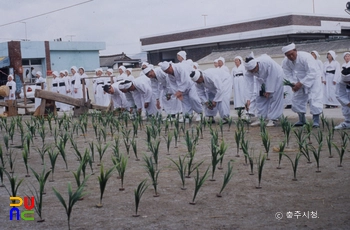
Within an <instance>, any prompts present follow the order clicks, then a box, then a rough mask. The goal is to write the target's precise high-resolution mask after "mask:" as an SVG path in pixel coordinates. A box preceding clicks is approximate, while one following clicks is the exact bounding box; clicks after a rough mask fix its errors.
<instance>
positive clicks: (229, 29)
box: [140, 14, 350, 51]
mask: <svg viewBox="0 0 350 230" xmlns="http://www.w3.org/2000/svg"><path fill="white" fill-rule="evenodd" d="M342 30H343V31H344V30H348V34H350V18H342V17H335V16H319V15H300V14H298V15H295V14H291V15H284V16H277V17H272V18H263V19H259V20H249V21H244V22H239V23H234V24H227V25H220V26H215V27H207V28H202V29H195V30H191V31H184V32H175V33H168V34H163V35H158V36H150V37H143V38H141V39H140V41H141V44H142V46H141V49H142V50H143V51H152V50H162V49H170V48H174V47H186V46H187V47H191V46H193V47H195V46H198V45H205V44H212V43H217V42H221V43H224V42H232V41H237V42H240V41H242V40H249V39H261V38H267V37H278V36H286V35H298V34H299V35H300V34H314V35H315V36H317V35H323V36H324V35H325V34H327V35H329V34H334V35H337V34H344V33H342ZM320 37H322V36H320Z"/></svg>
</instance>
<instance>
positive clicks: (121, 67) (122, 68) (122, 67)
mask: <svg viewBox="0 0 350 230" xmlns="http://www.w3.org/2000/svg"><path fill="white" fill-rule="evenodd" d="M118 69H121V70H122V71H123V72H125V70H126V68H125V66H120V67H119V68H118Z"/></svg>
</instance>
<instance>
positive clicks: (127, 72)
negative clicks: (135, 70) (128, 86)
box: [125, 68, 135, 81]
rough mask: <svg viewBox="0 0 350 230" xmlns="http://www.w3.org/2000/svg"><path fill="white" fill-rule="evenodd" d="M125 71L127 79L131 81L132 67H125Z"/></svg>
mask: <svg viewBox="0 0 350 230" xmlns="http://www.w3.org/2000/svg"><path fill="white" fill-rule="evenodd" d="M125 73H126V75H127V76H128V78H127V80H129V81H132V80H134V79H135V77H134V76H133V75H132V68H127V69H126V70H125Z"/></svg>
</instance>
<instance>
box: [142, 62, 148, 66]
mask: <svg viewBox="0 0 350 230" xmlns="http://www.w3.org/2000/svg"><path fill="white" fill-rule="evenodd" d="M143 65H145V66H148V65H149V64H148V62H146V61H144V62H142V64H141V66H143Z"/></svg>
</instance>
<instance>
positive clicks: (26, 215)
mask: <svg viewBox="0 0 350 230" xmlns="http://www.w3.org/2000/svg"><path fill="white" fill-rule="evenodd" d="M29 200H30V204H29ZM10 201H11V203H10V207H13V208H11V209H10V220H12V219H13V214H14V213H16V219H17V220H20V219H22V220H34V210H33V208H34V196H32V197H30V198H29V197H27V196H25V197H24V202H23V199H22V198H21V197H19V196H11V197H10ZM16 201H18V202H16ZM22 204H23V205H24V208H25V209H26V210H24V211H22V212H21V211H20V210H19V208H18V207H20V206H22Z"/></svg>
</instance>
